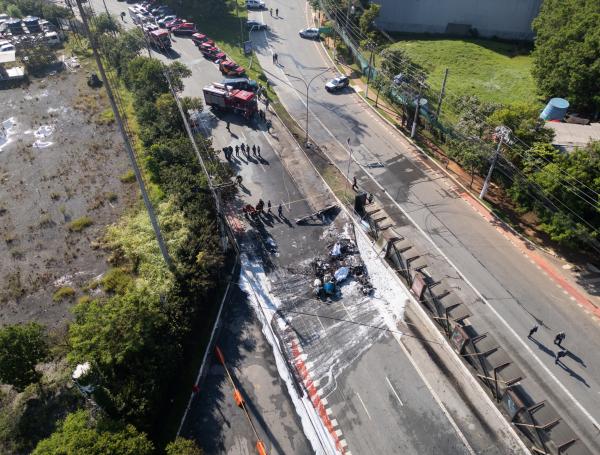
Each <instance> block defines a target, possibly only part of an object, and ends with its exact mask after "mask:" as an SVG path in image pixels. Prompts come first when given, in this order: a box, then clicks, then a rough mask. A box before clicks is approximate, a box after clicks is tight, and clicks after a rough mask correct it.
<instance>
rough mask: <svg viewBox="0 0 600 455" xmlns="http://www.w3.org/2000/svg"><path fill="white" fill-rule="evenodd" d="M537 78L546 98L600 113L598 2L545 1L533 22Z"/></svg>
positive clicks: (591, 0) (599, 21)
mask: <svg viewBox="0 0 600 455" xmlns="http://www.w3.org/2000/svg"><path fill="white" fill-rule="evenodd" d="M533 30H534V31H535V33H536V39H535V49H534V51H533V76H534V77H535V79H536V81H537V85H538V90H539V92H540V94H541V95H542V96H543V97H545V98H547V99H548V98H551V97H555V96H560V97H564V98H567V99H568V100H569V102H570V103H571V105H572V106H573V107H574V108H575V109H578V110H582V111H584V112H587V113H590V114H598V111H599V110H600V7H599V6H598V0H544V2H543V3H542V7H541V10H540V13H539V15H538V17H537V18H536V19H535V20H534V21H533Z"/></svg>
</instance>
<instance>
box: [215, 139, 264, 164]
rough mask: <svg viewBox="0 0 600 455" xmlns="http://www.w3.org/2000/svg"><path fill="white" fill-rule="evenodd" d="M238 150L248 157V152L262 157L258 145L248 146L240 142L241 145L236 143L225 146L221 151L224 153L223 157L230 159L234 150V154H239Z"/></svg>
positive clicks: (237, 155)
mask: <svg viewBox="0 0 600 455" xmlns="http://www.w3.org/2000/svg"><path fill="white" fill-rule="evenodd" d="M240 150H241V152H242V154H245V155H246V157H247V158H250V153H252V155H253V156H256V157H257V158H262V155H261V154H260V145H253V146H252V147H250V146H249V145H248V144H244V143H242V145H237V144H236V146H235V148H234V147H232V146H231V145H230V146H227V147H223V153H224V154H225V159H226V160H227V161H230V160H231V158H232V157H233V153H234V152H235V156H236V157H239V156H240Z"/></svg>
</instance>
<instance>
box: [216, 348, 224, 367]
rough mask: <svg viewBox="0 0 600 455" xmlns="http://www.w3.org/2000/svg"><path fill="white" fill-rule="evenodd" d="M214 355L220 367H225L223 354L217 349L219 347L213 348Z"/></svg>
mask: <svg viewBox="0 0 600 455" xmlns="http://www.w3.org/2000/svg"><path fill="white" fill-rule="evenodd" d="M215 355H216V356H217V359H218V360H219V362H221V365H225V357H223V353H222V352H221V349H219V346H215Z"/></svg>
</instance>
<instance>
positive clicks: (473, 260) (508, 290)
mask: <svg viewBox="0 0 600 455" xmlns="http://www.w3.org/2000/svg"><path fill="white" fill-rule="evenodd" d="M267 6H268V7H272V8H273V9H275V8H278V9H279V14H280V17H279V18H272V17H270V15H269V13H268V11H267V12H259V13H253V14H254V15H255V16H257V17H259V18H261V19H262V20H263V21H264V22H266V23H267V24H268V25H269V27H270V30H269V31H268V32H255V33H254V34H253V37H252V39H253V41H254V43H255V47H256V49H257V52H258V54H259V60H260V62H261V65H262V66H263V68H264V69H265V70H266V72H267V73H269V74H270V78H271V80H272V82H273V84H274V85H275V87H276V90H277V91H278V95H279V96H280V99H282V101H283V102H284V104H285V105H286V107H287V109H288V111H290V113H291V114H292V116H293V117H295V118H296V119H298V121H299V123H300V124H301V125H304V121H305V119H306V114H305V112H306V105H305V101H304V99H305V96H306V85H305V83H303V82H302V81H300V80H298V78H303V79H304V80H305V81H306V82H308V81H310V80H311V79H312V78H313V77H314V78H315V79H314V81H313V82H312V84H311V85H310V90H309V98H310V103H309V104H310V114H309V131H310V134H311V137H312V138H313V139H314V140H315V141H316V142H318V143H319V145H321V146H324V147H325V149H326V150H328V151H329V157H330V158H331V159H332V160H334V161H335V162H336V164H338V166H340V167H341V168H343V169H345V166H346V164H345V163H346V162H347V160H348V156H349V152H348V146H347V142H346V141H347V139H348V138H350V140H351V142H350V144H351V150H352V154H353V156H352V161H353V163H352V167H351V172H350V175H352V174H353V173H354V172H355V170H357V169H358V165H362V167H361V169H362V170H363V171H366V172H367V173H368V174H369V177H368V179H372V180H375V181H376V182H377V183H378V184H379V185H380V186H381V187H383V188H384V189H385V190H386V191H387V193H388V194H389V195H391V197H392V198H393V199H394V200H395V201H394V203H396V204H397V208H401V209H402V211H403V212H404V214H408V216H409V217H410V219H411V220H412V221H413V222H414V223H415V225H416V226H418V228H419V231H418V232H417V231H415V232H414V235H416V236H420V237H421V240H420V241H422V242H423V245H424V247H425V250H426V251H427V250H431V251H433V255H434V256H436V257H437V258H436V259H437V260H440V259H441V260H442V261H444V262H446V263H449V264H451V265H453V266H455V267H456V269H457V270H459V271H460V273H461V275H462V276H463V277H464V278H466V280H467V281H468V283H466V282H465V281H464V280H460V279H458V280H456V282H457V283H458V284H457V286H456V287H457V288H458V289H457V290H456V292H457V293H458V294H459V295H460V296H461V297H463V299H464V301H465V302H466V303H467V304H468V306H469V308H470V309H472V312H473V313H474V314H477V316H478V320H477V323H478V324H479V326H478V327H481V329H480V330H483V331H485V330H487V331H489V332H490V333H491V334H493V335H494V337H495V338H496V339H497V340H498V341H500V342H501V343H502V345H503V346H504V347H505V348H506V349H507V351H508V352H509V353H510V355H511V356H512V357H513V358H514V359H515V361H516V362H517V364H518V365H519V367H520V368H521V369H522V370H523V371H524V372H525V374H526V376H527V377H528V385H530V386H531V388H532V391H533V395H534V396H535V397H538V398H540V399H549V401H550V402H551V403H552V404H554V405H555V407H556V408H557V409H558V410H559V412H561V413H562V415H563V417H564V418H565V419H566V421H567V422H569V423H570V425H571V426H572V427H573V428H574V429H575V430H576V431H577V432H578V434H579V435H580V436H581V438H582V439H583V440H584V441H585V442H586V444H587V445H588V446H589V447H590V448H592V449H594V451H600V438H599V437H598V432H599V431H600V426H599V425H598V421H599V420H600V383H599V381H600V350H599V349H598V346H600V333H599V331H598V328H599V326H598V321H597V320H595V319H592V317H591V316H590V314H589V313H586V312H585V309H584V308H582V307H581V306H580V305H577V304H576V302H574V301H573V300H574V299H572V298H571V297H570V296H569V295H567V294H566V292H565V291H564V290H563V289H562V288H560V287H558V286H557V285H556V284H555V283H554V282H553V281H551V280H550V279H549V278H548V277H547V276H546V275H545V273H544V272H543V271H542V270H540V269H539V267H537V266H536V265H535V264H533V263H532V262H530V260H529V259H528V258H527V257H525V256H524V255H523V254H522V253H521V252H520V251H519V250H518V249H517V248H516V247H514V246H513V245H512V244H511V243H509V242H508V241H507V240H506V239H505V238H504V237H503V236H502V235H501V234H500V233H499V232H498V230H497V229H496V227H495V226H493V225H491V224H490V223H489V222H487V221H485V220H484V219H483V218H482V217H481V216H480V215H478V214H477V213H476V212H475V211H474V210H473V209H472V208H471V207H470V206H469V205H468V204H467V203H465V201H463V199H461V198H459V197H457V195H456V192H455V191H453V188H452V187H453V185H452V184H451V183H450V182H448V179H447V178H445V177H444V176H442V175H440V174H438V173H432V172H429V171H424V170H423V166H421V165H420V163H419V162H418V160H417V159H416V158H415V156H414V155H413V154H411V153H410V152H409V151H408V150H407V149H406V147H405V145H404V144H405V142H403V141H402V140H401V139H400V138H399V136H398V135H397V133H396V132H394V131H392V128H390V127H389V126H388V125H387V124H385V123H384V122H382V121H381V120H380V119H379V118H377V117H376V116H375V115H374V113H373V112H372V111H371V110H370V109H369V108H368V107H367V106H366V104H365V103H364V102H363V101H362V100H360V99H359V97H358V95H356V94H354V93H353V90H351V89H348V90H346V91H343V92H340V93H338V94H328V93H327V92H326V91H325V90H324V84H325V82H326V81H327V79H328V78H330V77H333V75H334V73H333V72H332V71H329V72H326V73H325V74H323V75H321V76H319V73H320V72H321V71H322V70H323V69H324V68H327V67H330V66H331V62H330V61H329V60H328V59H327V58H326V57H325V54H324V52H323V50H322V48H321V47H320V45H319V44H317V43H314V42H311V41H307V40H304V39H302V38H300V37H299V36H298V31H299V30H300V29H302V28H304V27H306V26H308V24H309V23H310V19H309V13H308V9H307V3H306V2H304V1H303V0H288V1H285V2H284V1H281V0H271V1H269V2H268V5H267ZM311 26H312V24H311ZM273 52H276V53H277V54H278V61H279V64H278V65H274V64H273V61H272V53H273ZM374 162H381V163H383V164H384V167H380V168H371V169H369V168H367V167H365V165H367V164H369V163H374ZM361 183H363V182H359V184H361ZM380 193H381V194H383V191H382V192H380ZM404 221H405V222H408V219H407V218H406V216H405V217H404ZM452 269H453V267H449V269H448V271H449V276H455V275H456V273H455V272H453V271H452ZM470 285H472V287H471V286H470ZM474 289H475V290H476V291H474ZM534 324H538V325H540V330H539V331H538V337H537V342H533V341H529V340H527V333H528V331H529V329H530V328H531V327H532V326H533V325H534ZM559 331H564V332H566V334H567V339H566V342H565V343H564V345H565V347H566V348H567V349H569V351H570V352H571V353H572V354H573V356H572V357H571V358H570V360H569V361H567V368H561V367H559V366H557V365H555V364H554V357H553V356H554V353H555V352H556V351H557V350H558V349H557V348H556V347H555V346H554V345H553V339H554V336H555V334H556V333H558V332H559Z"/></svg>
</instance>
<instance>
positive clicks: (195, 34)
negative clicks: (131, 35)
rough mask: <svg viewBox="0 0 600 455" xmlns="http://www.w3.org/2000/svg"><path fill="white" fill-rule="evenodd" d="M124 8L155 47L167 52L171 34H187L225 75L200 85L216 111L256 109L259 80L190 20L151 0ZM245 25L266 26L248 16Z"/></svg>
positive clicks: (246, 113)
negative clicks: (248, 73) (220, 79)
mask: <svg viewBox="0 0 600 455" xmlns="http://www.w3.org/2000/svg"><path fill="white" fill-rule="evenodd" d="M247 1H248V5H247V6H248V8H252V7H258V6H257V5H259V3H260V4H262V6H260V7H263V8H264V2H259V3H257V2H258V0H247ZM128 10H129V16H130V17H131V20H132V21H133V22H134V23H135V24H136V25H138V26H139V27H141V29H142V31H143V33H144V35H145V36H146V38H147V39H148V41H149V43H150V44H151V45H152V46H153V47H154V48H155V49H157V50H158V51H161V52H168V51H169V50H170V49H171V46H172V43H171V35H176V36H189V37H190V38H191V40H192V41H193V43H194V44H195V45H196V47H197V48H198V50H199V51H200V53H201V54H202V55H203V56H204V58H206V59H207V60H210V61H212V62H214V63H216V64H217V65H218V67H219V71H221V73H222V74H223V75H224V76H226V77H227V78H226V79H224V80H223V81H221V82H214V83H212V84H210V85H208V86H206V87H204V89H203V94H204V101H205V103H206V105H207V106H211V107H212V108H213V109H214V110H217V111H223V112H233V113H236V114H240V115H242V116H243V117H244V118H246V119H250V118H252V117H253V116H254V115H255V114H256V113H257V112H258V102H257V92H258V91H259V84H258V83H257V82H256V81H253V80H250V79H248V78H246V77H245V75H246V69H245V68H244V67H242V66H240V65H238V64H237V63H236V62H234V61H233V60H232V59H231V58H228V57H227V55H226V54H225V52H223V51H222V50H221V49H219V48H218V47H217V46H216V45H215V41H214V40H213V39H211V38H210V37H209V36H207V35H206V34H204V33H201V32H199V31H198V29H197V28H196V25H195V24H194V23H193V22H189V21H187V20H185V19H183V18H180V17H178V16H177V15H176V14H175V12H174V11H173V10H172V9H171V8H169V7H168V6H161V5H157V4H156V3H154V2H153V1H145V2H143V3H139V4H135V5H132V6H130V7H129V8H128ZM247 27H248V29H249V30H250V31H252V30H263V29H265V28H266V26H265V25H264V24H262V23H260V22H259V21H255V20H249V21H248V23H247Z"/></svg>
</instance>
